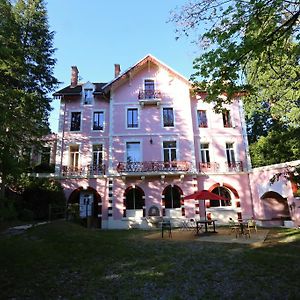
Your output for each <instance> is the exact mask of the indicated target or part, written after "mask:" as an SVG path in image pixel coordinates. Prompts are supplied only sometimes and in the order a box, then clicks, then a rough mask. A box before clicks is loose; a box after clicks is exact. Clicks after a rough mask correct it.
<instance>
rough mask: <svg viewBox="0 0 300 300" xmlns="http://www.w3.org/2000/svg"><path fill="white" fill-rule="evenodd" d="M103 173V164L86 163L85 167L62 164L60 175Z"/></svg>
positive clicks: (95, 174)
mask: <svg viewBox="0 0 300 300" xmlns="http://www.w3.org/2000/svg"><path fill="white" fill-rule="evenodd" d="M97 175H105V165H104V164H102V165H87V166H85V167H73V166H63V167H62V176H97Z"/></svg>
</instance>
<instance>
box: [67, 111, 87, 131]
mask: <svg viewBox="0 0 300 300" xmlns="http://www.w3.org/2000/svg"><path fill="white" fill-rule="evenodd" d="M73 113H80V129H79V130H71V125H72V114H73ZM68 127H69V132H81V131H82V127H83V123H82V110H76V109H74V110H70V117H69V126H68Z"/></svg>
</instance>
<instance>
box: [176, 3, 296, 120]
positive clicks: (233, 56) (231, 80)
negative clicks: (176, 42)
mask: <svg viewBox="0 0 300 300" xmlns="http://www.w3.org/2000/svg"><path fill="white" fill-rule="evenodd" d="M299 16H300V5H299V1H298V0H297V1H296V0H252V1H245V0H200V1H199V0H198V1H190V2H189V3H188V4H186V5H185V6H183V7H182V8H181V10H179V11H175V12H173V14H172V17H171V20H172V21H173V22H175V23H176V24H177V32H178V33H179V36H180V34H182V33H183V34H186V35H189V34H190V33H191V32H195V31H196V32H197V30H200V32H199V40H198V42H200V44H201V45H202V46H203V49H204V53H203V55H201V56H200V57H199V58H196V59H195V60H194V69H195V73H194V74H193V75H192V76H191V79H192V81H193V82H194V86H195V91H196V92H197V91H199V90H203V89H205V90H206V91H207V92H208V96H207V99H206V100H207V101H210V102H214V103H215V109H216V110H217V111H220V110H222V104H223V103H231V101H232V98H233V97H234V96H235V95H236V94H237V93H239V92H241V91H242V90H243V91H247V92H248V93H250V94H253V93H258V94H259V92H260V91H259V90H258V89H256V88H255V86H253V83H254V80H251V78H252V79H255V78H256V77H255V76H256V74H264V76H265V75H266V74H267V73H268V76H267V77H269V78H271V79H272V81H273V82H272V87H276V86H277V87H280V93H278V94H277V95H276V97H275V99H274V97H273V96H274V95H272V93H264V94H263V96H264V97H265V98H263V99H262V98H260V101H265V102H268V103H272V110H273V111H277V112H280V110H281V108H282V107H283V106H284V107H285V108H286V109H287V110H288V111H289V110H291V111H293V112H292V115H293V116H296V115H297V114H298V115H299V93H297V92H295V91H299V78H300V67H299V58H300V56H299V53H300V47H299V43H298V42H299V39H300V34H299ZM201 30H204V33H203V32H202V31H201ZM283 54H284V57H283V58H281V56H282V55H283ZM284 61H286V62H288V64H287V65H286V67H284V68H282V66H283V65H284ZM292 62H294V64H292ZM265 79H266V78H265ZM220 95H223V97H220ZM224 95H225V96H226V97H224ZM283 95H284V97H285V98H286V99H289V100H291V101H290V102H289V101H288V100H287V101H284V103H285V104H287V105H288V106H286V105H285V104H282V96H283ZM278 96H281V97H278ZM290 104H291V106H289V105H290ZM289 107H290V108H289ZM295 119H297V118H296V117H295Z"/></svg>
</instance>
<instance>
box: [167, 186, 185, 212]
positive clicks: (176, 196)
mask: <svg viewBox="0 0 300 300" xmlns="http://www.w3.org/2000/svg"><path fill="white" fill-rule="evenodd" d="M164 195H165V208H178V207H180V206H181V205H180V198H181V192H180V188H179V187H178V186H171V185H168V186H167V187H166V188H165V191H164Z"/></svg>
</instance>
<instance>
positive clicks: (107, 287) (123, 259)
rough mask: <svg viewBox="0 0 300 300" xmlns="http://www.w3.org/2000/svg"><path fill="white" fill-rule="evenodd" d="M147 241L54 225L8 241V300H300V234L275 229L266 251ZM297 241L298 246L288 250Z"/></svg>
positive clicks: (3, 291) (2, 289)
mask: <svg viewBox="0 0 300 300" xmlns="http://www.w3.org/2000/svg"><path fill="white" fill-rule="evenodd" d="M278 234H279V236H278ZM147 235H149V232H147V231H141V230H109V231H108V230H88V229H86V228H83V227H80V226H77V225H75V224H72V223H67V222H54V223H52V224H47V225H43V226H39V227H36V228H31V229H29V230H28V231H26V232H24V234H22V235H19V236H1V237H0V265H1V269H2V271H1V272H0V298H1V299H10V298H16V299H24V298H26V299H59V298H62V299H117V298H118V299H134V298H139V299H200V298H213V299H227V298H235V299H248V298H252V299H293V298H295V299H296V298H297V296H298V295H299V293H300V288H299V286H298V285H297V284H295V278H298V277H299V275H300V274H299V269H298V267H297V262H298V261H299V258H300V254H299V248H298V247H299V234H298V232H294V231H291V230H286V231H285V230H277V229H272V230H271V231H270V233H269V236H268V237H267V240H266V243H265V244H266V245H263V247H260V248H251V247H250V246H249V245H242V244H220V243H199V242H195V241H171V240H161V239H160V240H159V239H157V240H150V239H146V238H144V237H145V236H147ZM290 236H293V237H296V239H295V240H293V241H290V242H286V243H283V242H282V241H284V240H285V239H286V238H287V237H290ZM296 248H297V251H295V249H296ZM249 274H250V275H249ZM249 276H250V278H251V280H249Z"/></svg>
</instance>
